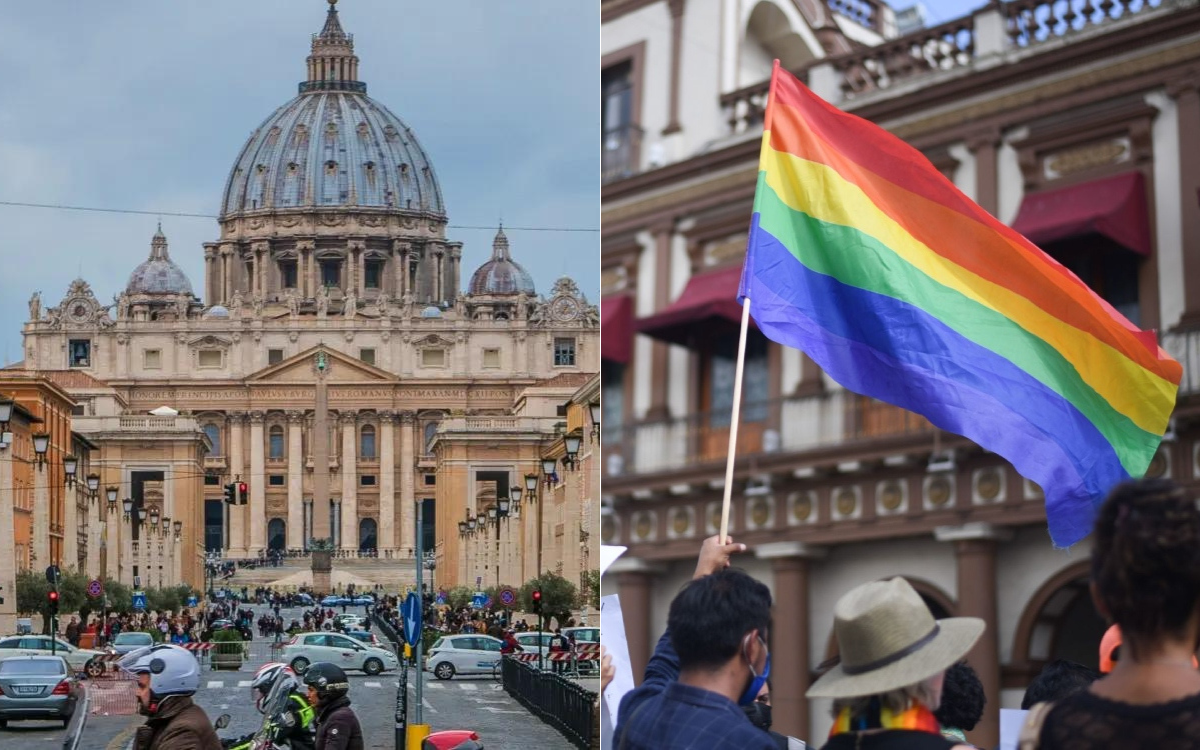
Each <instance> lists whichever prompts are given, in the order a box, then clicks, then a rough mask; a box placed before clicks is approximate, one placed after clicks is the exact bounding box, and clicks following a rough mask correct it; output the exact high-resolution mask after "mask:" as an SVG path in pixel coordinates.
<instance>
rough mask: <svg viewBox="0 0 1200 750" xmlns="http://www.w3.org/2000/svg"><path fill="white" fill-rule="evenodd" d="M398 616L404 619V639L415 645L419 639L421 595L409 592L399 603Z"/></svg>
mask: <svg viewBox="0 0 1200 750" xmlns="http://www.w3.org/2000/svg"><path fill="white" fill-rule="evenodd" d="M400 616H401V617H402V618H403V619H404V640H405V642H407V643H408V645H410V646H415V645H417V643H418V642H419V641H420V639H421V597H419V596H417V595H416V594H409V595H408V596H406V597H404V603H403V604H401V605H400Z"/></svg>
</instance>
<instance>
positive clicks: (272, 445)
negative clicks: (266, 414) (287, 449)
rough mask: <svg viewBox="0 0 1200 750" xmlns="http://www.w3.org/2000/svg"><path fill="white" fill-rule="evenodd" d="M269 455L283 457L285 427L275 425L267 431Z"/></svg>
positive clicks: (270, 456)
mask: <svg viewBox="0 0 1200 750" xmlns="http://www.w3.org/2000/svg"><path fill="white" fill-rule="evenodd" d="M267 457H269V458H283V427H282V426H280V425H273V426H272V427H271V431H270V432H268V433H267Z"/></svg>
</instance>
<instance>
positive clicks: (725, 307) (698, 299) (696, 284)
mask: <svg viewBox="0 0 1200 750" xmlns="http://www.w3.org/2000/svg"><path fill="white" fill-rule="evenodd" d="M741 278H742V267H741V266H732V267H729V268H723V269H721V270H719V271H707V272H705V273H698V274H696V275H695V276H693V277H692V278H691V279H689V280H688V283H687V286H686V287H684V290H683V294H681V295H679V299H677V300H675V301H674V302H672V303H671V304H670V305H668V306H667V308H666V309H664V310H662V311H661V312H658V313H655V314H654V315H651V316H649V317H647V318H642V319H641V320H638V321H637V322H636V323H634V328H635V329H636V330H637V331H639V332H640V333H644V334H646V335H647V336H653V337H654V338H656V339H659V340H661V341H666V342H668V343H671V344H682V345H684V346H687V345H688V344H689V342H690V341H691V339H692V338H693V337H694V336H695V335H696V334H697V333H698V332H700V331H701V330H702V329H704V328H705V327H708V326H711V325H713V324H714V323H716V324H727V323H730V322H732V323H733V324H735V325H740V324H741V322H742V306H741V305H739V304H738V301H737V291H738V283H739V282H740V281H741ZM750 325H752V326H753V325H754V320H753V319H751V321H750Z"/></svg>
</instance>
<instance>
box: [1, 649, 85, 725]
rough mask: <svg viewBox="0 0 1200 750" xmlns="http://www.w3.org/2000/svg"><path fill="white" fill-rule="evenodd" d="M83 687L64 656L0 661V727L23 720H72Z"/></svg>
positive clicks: (65, 723)
mask: <svg viewBox="0 0 1200 750" xmlns="http://www.w3.org/2000/svg"><path fill="white" fill-rule="evenodd" d="M81 697H83V686H82V685H81V684H80V683H79V680H78V679H77V678H76V677H75V672H74V670H73V669H72V668H71V666H70V665H69V664H67V662H66V660H65V659H63V658H62V657H61V656H13V657H9V658H7V659H4V660H3V661H0V729H7V728H8V722H10V721H19V720H22V719H58V720H60V721H62V723H63V726H64V727H65V726H67V725H68V724H70V723H71V716H72V715H73V714H74V713H75V706H76V704H78V703H79V699H80V698H81Z"/></svg>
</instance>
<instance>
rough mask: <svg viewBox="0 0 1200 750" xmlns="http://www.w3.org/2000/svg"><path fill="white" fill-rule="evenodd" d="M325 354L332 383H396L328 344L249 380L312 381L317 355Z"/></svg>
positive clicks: (274, 366)
mask: <svg viewBox="0 0 1200 750" xmlns="http://www.w3.org/2000/svg"><path fill="white" fill-rule="evenodd" d="M320 353H323V354H324V355H325V363H326V367H327V369H328V375H327V376H326V379H327V380H328V382H330V383H362V382H364V381H376V382H394V381H395V380H396V376H395V375H393V374H392V373H390V372H388V371H387V370H381V369H379V368H378V367H374V366H372V365H369V364H367V363H366V362H363V361H362V360H359V359H355V358H354V357H351V356H349V355H347V354H344V353H342V352H339V351H336V350H334V349H330V348H328V347H325V346H314V347H312V348H311V349H308V350H306V351H303V352H300V353H299V354H297V355H295V356H292V357H289V358H288V359H285V360H283V361H282V362H280V363H279V364H276V365H271V366H270V367H267V368H265V369H262V370H259V371H258V372H256V373H254V374H253V375H251V376H250V377H248V378H246V382H247V383H312V382H314V381H315V380H316V379H317V355H318V354H320Z"/></svg>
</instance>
